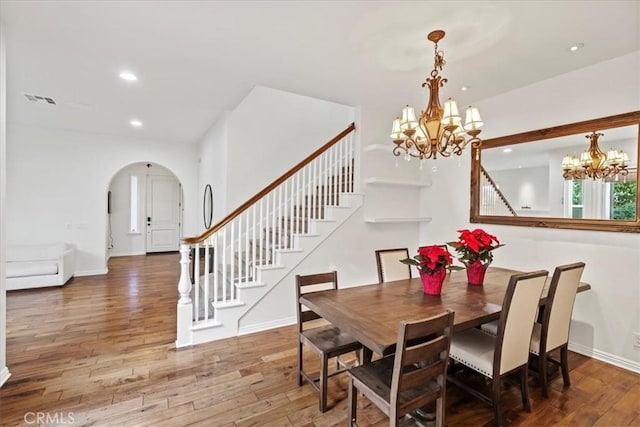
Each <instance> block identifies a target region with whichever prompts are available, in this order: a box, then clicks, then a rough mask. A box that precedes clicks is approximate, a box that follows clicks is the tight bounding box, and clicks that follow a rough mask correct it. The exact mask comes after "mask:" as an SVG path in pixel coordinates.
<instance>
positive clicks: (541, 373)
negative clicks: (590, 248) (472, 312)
mask: <svg viewBox="0 0 640 427" xmlns="http://www.w3.org/2000/svg"><path fill="white" fill-rule="evenodd" d="M584 267H585V264H584V263H583V262H577V263H574V264H566V265H561V266H559V267H556V269H555V270H554V272H553V276H552V278H551V283H550V284H549V291H548V292H547V300H546V303H545V305H544V307H543V309H542V315H541V316H538V321H536V322H535V323H534V325H533V335H532V336H531V346H530V349H529V350H530V352H531V353H532V354H534V355H536V356H537V361H538V364H537V374H538V377H539V379H540V384H541V386H542V396H544V397H545V398H547V397H549V387H548V381H547V362H551V363H554V364H556V365H559V366H560V367H561V370H562V380H563V382H564V385H565V387H569V386H570V385H571V380H570V378H569V363H568V344H569V327H570V326H571V313H572V312H573V304H574V302H575V299H576V294H577V293H578V286H579V285H580V279H581V278H582V272H583V271H584ZM497 328H498V325H497V322H490V323H485V324H484V325H482V330H483V331H484V332H488V333H490V334H493V335H495V334H496V332H497ZM558 349H560V360H557V359H554V358H553V357H552V354H551V353H552V352H553V351H555V350H558ZM541 355H542V356H541Z"/></svg>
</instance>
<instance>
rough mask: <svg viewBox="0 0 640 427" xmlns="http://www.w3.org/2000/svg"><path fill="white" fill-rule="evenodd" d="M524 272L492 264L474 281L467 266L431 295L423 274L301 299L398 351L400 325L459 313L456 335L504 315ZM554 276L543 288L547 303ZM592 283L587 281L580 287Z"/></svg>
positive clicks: (379, 348) (383, 350)
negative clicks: (514, 279)
mask: <svg viewBox="0 0 640 427" xmlns="http://www.w3.org/2000/svg"><path fill="white" fill-rule="evenodd" d="M517 273H522V272H521V271H517V270H512V269H508V268H501V267H489V268H488V269H487V272H486V275H485V279H484V284H483V285H482V286H474V285H469V284H468V283H467V276H466V273H465V271H453V272H451V273H447V276H446V278H445V281H444V284H443V286H442V292H441V294H440V295H427V294H425V293H424V291H423V287H422V281H421V279H420V278H412V279H403V280H396V281H392V282H384V283H375V284H371V285H364V286H356V287H350V288H343V289H337V290H328V291H319V292H311V293H307V294H304V295H302V296H301V297H300V303H302V304H303V305H304V306H306V307H307V308H308V309H310V310H313V311H314V312H316V313H317V314H319V315H320V316H322V317H323V318H324V319H325V320H327V321H329V322H330V323H332V324H333V325H335V326H337V327H338V328H340V329H341V330H343V331H344V332H347V333H349V334H350V335H351V336H352V337H353V338H354V339H355V340H357V341H359V342H361V343H362V344H363V345H364V346H365V347H366V349H367V350H368V351H367V353H368V355H369V357H368V358H367V359H369V360H370V356H371V352H374V353H376V354H379V355H382V356H385V355H388V354H391V353H393V352H394V351H395V345H396V341H397V337H398V326H399V325H400V322H403V321H415V320H421V319H425V318H429V317H431V316H435V315H437V314H440V313H442V312H444V311H445V310H447V309H450V310H453V311H454V312H455V317H454V334H455V332H456V331H461V330H464V329H468V328H473V327H476V326H479V325H481V324H483V323H486V322H490V321H492V320H496V319H498V318H499V317H500V312H501V310H502V302H503V300H504V296H505V293H506V290H507V285H508V283H509V279H510V277H511V276H512V275H514V274H517ZM550 281H551V278H550V277H549V278H547V283H546V284H545V287H544V289H543V291H542V296H541V298H540V305H541V306H544V304H545V302H546V297H547V292H548V287H549V283H550ZM590 288H591V286H590V285H589V284H587V283H584V282H581V283H580V284H579V286H578V292H584V291H586V290H588V289H590Z"/></svg>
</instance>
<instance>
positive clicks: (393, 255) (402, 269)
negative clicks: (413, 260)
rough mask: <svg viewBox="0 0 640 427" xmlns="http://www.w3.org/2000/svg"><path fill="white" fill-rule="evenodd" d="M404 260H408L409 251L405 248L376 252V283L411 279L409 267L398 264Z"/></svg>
mask: <svg viewBox="0 0 640 427" xmlns="http://www.w3.org/2000/svg"><path fill="white" fill-rule="evenodd" d="M405 258H409V249H407V248H397V249H379V250H377V251H376V264H377V266H378V281H379V282H380V283H382V282H391V281H393V280H402V279H411V266H410V265H407V264H402V263H401V262H400V260H401V259H405Z"/></svg>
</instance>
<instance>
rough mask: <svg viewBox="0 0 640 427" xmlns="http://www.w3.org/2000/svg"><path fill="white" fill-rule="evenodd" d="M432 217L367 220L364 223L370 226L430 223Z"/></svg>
mask: <svg viewBox="0 0 640 427" xmlns="http://www.w3.org/2000/svg"><path fill="white" fill-rule="evenodd" d="M429 221H431V217H426V216H425V217H414V218H365V219H364V222H367V223H370V224H382V223H400V222H429Z"/></svg>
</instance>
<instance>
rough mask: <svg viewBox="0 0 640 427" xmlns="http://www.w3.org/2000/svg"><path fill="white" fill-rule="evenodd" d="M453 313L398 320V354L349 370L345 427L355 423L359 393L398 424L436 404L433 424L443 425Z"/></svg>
mask: <svg viewBox="0 0 640 427" xmlns="http://www.w3.org/2000/svg"><path fill="white" fill-rule="evenodd" d="M453 317H454V313H453V311H451V310H447V311H446V312H445V313H442V314H441V315H437V316H433V317H430V318H428V319H424V320H419V321H413V322H402V323H401V324H400V327H399V328H398V341H397V344H396V352H395V354H394V355H389V356H386V357H383V358H381V359H378V360H375V361H373V362H371V363H368V364H365V365H361V366H357V367H355V368H351V369H349V371H348V372H349V426H357V424H356V412H357V406H358V391H359V392H361V393H362V394H363V395H364V396H366V397H367V398H368V399H369V400H370V401H371V402H372V403H373V404H375V405H376V406H377V407H378V408H379V409H380V410H381V411H382V412H384V413H385V414H386V415H387V416H388V417H389V425H390V426H396V425H398V422H399V421H400V419H401V418H402V417H404V416H405V415H406V414H408V413H410V412H412V411H415V410H417V409H418V408H420V407H422V406H424V405H426V404H429V403H431V402H434V401H435V402H436V420H435V425H436V426H440V427H442V426H444V408H445V394H446V375H447V374H446V372H447V359H448V355H449V345H450V342H451V332H452V331H453Z"/></svg>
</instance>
